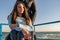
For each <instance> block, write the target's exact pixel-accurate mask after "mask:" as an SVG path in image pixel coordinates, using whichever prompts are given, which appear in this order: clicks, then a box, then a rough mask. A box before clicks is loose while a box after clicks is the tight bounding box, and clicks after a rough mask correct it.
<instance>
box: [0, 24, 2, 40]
mask: <svg viewBox="0 0 60 40" xmlns="http://www.w3.org/2000/svg"><path fill="white" fill-rule="evenodd" d="M0 40H2V25H1V24H0Z"/></svg>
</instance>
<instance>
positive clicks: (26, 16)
mask: <svg viewBox="0 0 60 40" xmlns="http://www.w3.org/2000/svg"><path fill="white" fill-rule="evenodd" d="M20 3H21V4H23V6H24V13H23V14H22V17H24V18H25V20H26V24H27V25H29V24H30V17H29V15H28V12H27V9H26V7H25V4H24V3H23V2H21V1H19V2H16V4H15V6H14V9H13V11H12V12H11V14H10V15H12V19H11V23H12V24H16V18H17V17H18V12H17V5H18V4H20Z"/></svg>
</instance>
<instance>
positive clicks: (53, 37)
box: [2, 32, 60, 40]
mask: <svg viewBox="0 0 60 40" xmlns="http://www.w3.org/2000/svg"><path fill="white" fill-rule="evenodd" d="M8 34H9V32H2V40H5V38H6V36H7V35H8ZM35 35H36V40H60V32H35Z"/></svg>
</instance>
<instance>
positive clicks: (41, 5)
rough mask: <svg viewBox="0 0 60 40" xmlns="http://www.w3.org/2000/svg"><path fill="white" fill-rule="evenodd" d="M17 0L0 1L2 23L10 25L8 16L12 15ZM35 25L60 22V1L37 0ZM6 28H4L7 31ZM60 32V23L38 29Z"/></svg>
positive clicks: (0, 19) (0, 21)
mask: <svg viewBox="0 0 60 40" xmlns="http://www.w3.org/2000/svg"><path fill="white" fill-rule="evenodd" d="M15 2H16V0H0V23H8V21H7V16H8V15H9V14H10V13H11V11H12V9H13V7H14V4H15ZM36 9H37V12H36V20H35V24H41V23H46V22H52V21H57V20H60V0H36ZM5 28H6V27H3V29H5ZM38 29H40V31H60V23H57V24H51V25H43V26H38V27H36V30H37V31H39V30H38Z"/></svg>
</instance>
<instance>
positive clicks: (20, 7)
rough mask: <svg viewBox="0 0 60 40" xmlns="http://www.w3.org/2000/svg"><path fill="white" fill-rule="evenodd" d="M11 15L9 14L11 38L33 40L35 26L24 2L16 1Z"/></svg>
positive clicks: (12, 39) (14, 39)
mask: <svg viewBox="0 0 60 40" xmlns="http://www.w3.org/2000/svg"><path fill="white" fill-rule="evenodd" d="M10 15H11V16H8V21H9V26H10V28H11V32H10V38H11V40H22V39H23V37H24V39H25V40H33V39H32V37H31V35H33V31H34V30H33V27H32V22H31V19H30V17H29V15H28V12H27V10H26V7H25V4H24V3H23V2H20V1H19V2H16V4H15V6H14V9H13V11H12V13H11V14H10Z"/></svg>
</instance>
